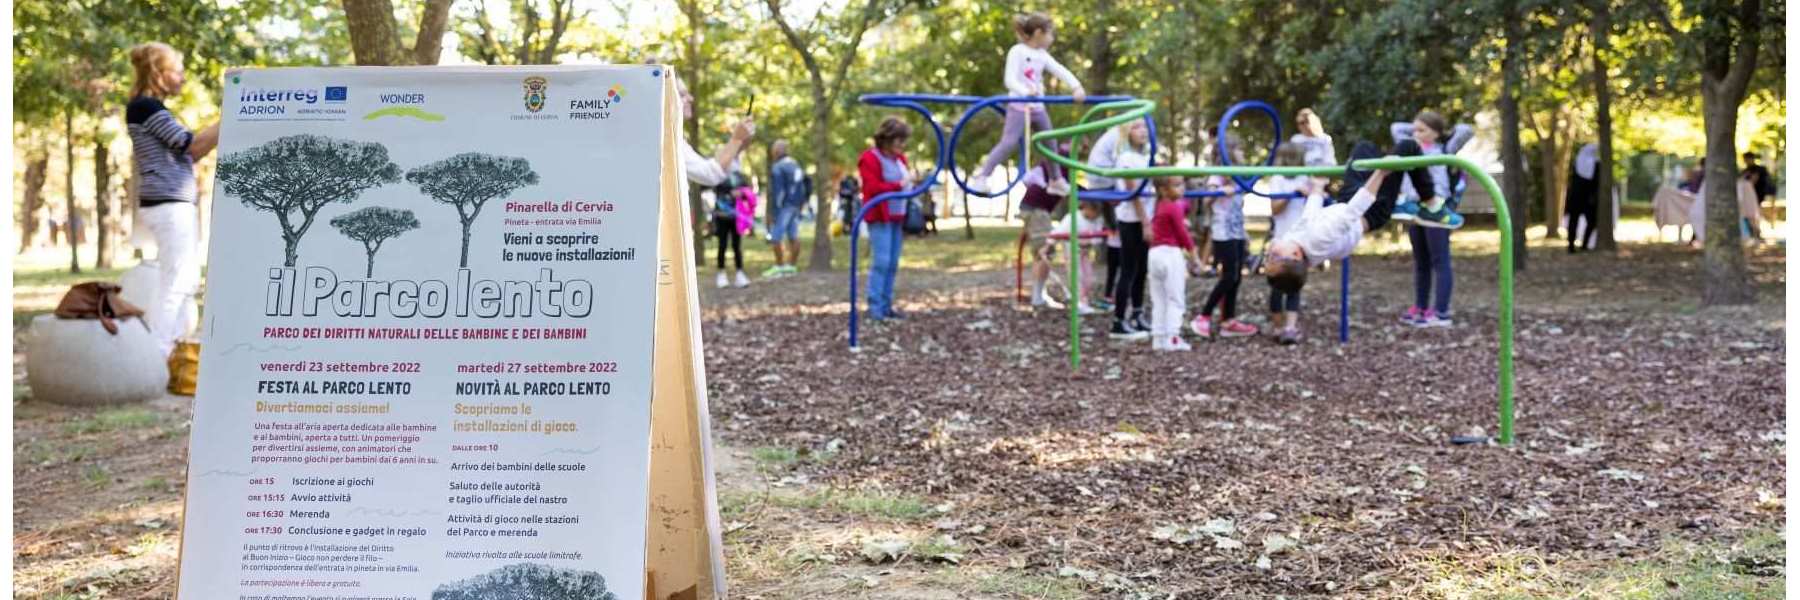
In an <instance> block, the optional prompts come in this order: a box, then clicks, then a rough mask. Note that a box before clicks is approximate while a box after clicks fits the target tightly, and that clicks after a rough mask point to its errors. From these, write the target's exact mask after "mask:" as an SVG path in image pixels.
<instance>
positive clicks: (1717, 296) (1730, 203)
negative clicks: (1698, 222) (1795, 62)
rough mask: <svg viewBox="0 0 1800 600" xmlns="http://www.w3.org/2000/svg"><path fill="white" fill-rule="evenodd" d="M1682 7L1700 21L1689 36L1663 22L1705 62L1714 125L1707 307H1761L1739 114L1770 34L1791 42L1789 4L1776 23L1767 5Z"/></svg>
mask: <svg viewBox="0 0 1800 600" xmlns="http://www.w3.org/2000/svg"><path fill="white" fill-rule="evenodd" d="M1680 6H1681V8H1682V9H1683V12H1684V13H1686V14H1688V15H1691V16H1692V17H1696V18H1697V19H1698V22H1697V23H1696V24H1695V25H1693V27H1692V28H1691V29H1689V30H1687V31H1683V30H1681V29H1680V28H1679V27H1677V26H1676V24H1675V21H1674V19H1673V17H1672V16H1671V15H1670V14H1669V13H1668V12H1667V11H1661V12H1657V13H1656V15H1655V17H1656V21H1657V22H1658V24H1659V25H1660V26H1661V27H1662V29H1663V31H1664V32H1665V33H1666V34H1667V35H1668V36H1669V38H1670V39H1671V40H1675V41H1677V43H1678V44H1681V47H1682V49H1683V50H1685V51H1686V52H1687V54H1688V55H1689V56H1690V57H1697V58H1698V64H1699V67H1700V68H1699V71H1700V106H1701V115H1702V117H1703V119H1704V120H1705V123H1706V183H1705V187H1704V189H1703V195H1704V199H1703V200H1702V201H1703V202H1705V203H1706V249H1705V251H1704V253H1703V254H1702V258H1701V261H1700V303H1701V304H1702V305H1703V306H1716V305H1731V304H1749V303H1752V302H1755V301H1756V287H1755V285H1754V284H1753V283H1752V282H1751V280H1750V275H1749V270H1748V267H1747V265H1746V264H1745V257H1744V248H1743V245H1742V243H1741V240H1742V238H1741V235H1740V233H1739V232H1738V218H1739V217H1738V202H1737V184H1738V167H1737V159H1738V157H1737V113H1738V107H1739V106H1740V105H1742V104H1743V102H1744V96H1745V95H1746V93H1747V92H1748V90H1749V87H1750V81H1751V77H1752V75H1754V74H1755V72H1756V65H1757V59H1758V54H1759V53H1760V52H1761V51H1762V45H1763V42H1764V36H1765V34H1768V35H1769V36H1770V37H1772V38H1774V41H1776V42H1779V41H1781V39H1782V38H1783V37H1784V36H1783V35H1782V23H1781V21H1782V19H1781V14H1780V12H1781V10H1780V6H1781V4H1780V3H1776V4H1775V5H1774V6H1773V11H1772V12H1774V13H1776V14H1773V15H1771V14H1768V12H1765V5H1764V4H1763V2H1762V0H1739V1H1736V2H1730V1H1726V0H1684V1H1683V2H1681V4H1680ZM1765 28H1767V29H1768V31H1764V29H1765ZM1683 42H1686V43H1683ZM1777 45H1779V44H1777ZM1776 52H1779V51H1776ZM1777 56H1779V54H1777Z"/></svg>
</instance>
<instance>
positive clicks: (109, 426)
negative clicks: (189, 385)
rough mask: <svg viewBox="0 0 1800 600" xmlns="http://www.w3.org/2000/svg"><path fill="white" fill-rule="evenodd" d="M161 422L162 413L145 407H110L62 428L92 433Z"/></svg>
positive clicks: (140, 427)
mask: <svg viewBox="0 0 1800 600" xmlns="http://www.w3.org/2000/svg"><path fill="white" fill-rule="evenodd" d="M161 423H162V415H160V414H158V413H156V412H155V411H152V410H150V409H146V408H138V407H131V408H111V409H107V410H105V411H101V412H100V413H99V414H96V415H94V416H91V417H86V418H83V419H79V420H77V421H75V422H73V423H70V424H68V425H65V426H63V430H64V431H67V432H69V433H72V434H76V435H86V434H92V433H112V432H116V431H130V430H134V429H143V428H146V427H153V426H156V425H158V424H161Z"/></svg>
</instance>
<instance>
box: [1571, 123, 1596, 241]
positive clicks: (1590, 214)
mask: <svg viewBox="0 0 1800 600" xmlns="http://www.w3.org/2000/svg"><path fill="white" fill-rule="evenodd" d="M1599 164H1600V147H1599V146H1597V145H1594V144H1588V145H1586V146H1582V147H1581V151H1580V152H1577V153H1575V164H1574V168H1572V169H1569V189H1568V191H1567V193H1565V194H1563V214H1564V215H1567V216H1568V217H1569V223H1568V229H1569V254H1574V253H1576V252H1578V251H1584V250H1587V248H1588V244H1590V243H1592V242H1593V241H1594V224H1595V223H1598V221H1596V220H1595V219H1597V218H1599V216H1600V183H1599V181H1598V179H1597V178H1596V177H1595V175H1596V173H1595V171H1596V168H1595V167H1597V166H1599ZM1584 223H1585V224H1586V225H1587V227H1586V229H1583V228H1582V224H1584Z"/></svg>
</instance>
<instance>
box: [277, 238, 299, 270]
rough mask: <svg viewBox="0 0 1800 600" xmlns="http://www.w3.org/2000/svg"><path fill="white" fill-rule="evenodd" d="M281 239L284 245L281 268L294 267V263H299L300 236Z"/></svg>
mask: <svg viewBox="0 0 1800 600" xmlns="http://www.w3.org/2000/svg"><path fill="white" fill-rule="evenodd" d="M282 238H283V239H282V242H284V243H285V245H284V252H283V254H282V259H283V261H282V263H281V266H284V267H292V266H294V263H297V262H300V236H298V235H294V236H288V235H283V236H282Z"/></svg>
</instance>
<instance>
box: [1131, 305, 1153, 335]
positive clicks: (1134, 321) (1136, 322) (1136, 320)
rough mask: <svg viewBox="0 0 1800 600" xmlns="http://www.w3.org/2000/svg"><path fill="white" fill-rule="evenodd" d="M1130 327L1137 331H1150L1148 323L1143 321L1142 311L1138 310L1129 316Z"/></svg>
mask: <svg viewBox="0 0 1800 600" xmlns="http://www.w3.org/2000/svg"><path fill="white" fill-rule="evenodd" d="M1131 327H1132V328H1133V329H1136V330H1138V331H1150V329H1151V327H1150V322H1149V321H1146V320H1144V311H1141V310H1140V311H1137V312H1134V313H1132V314H1131Z"/></svg>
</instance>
